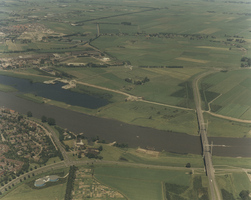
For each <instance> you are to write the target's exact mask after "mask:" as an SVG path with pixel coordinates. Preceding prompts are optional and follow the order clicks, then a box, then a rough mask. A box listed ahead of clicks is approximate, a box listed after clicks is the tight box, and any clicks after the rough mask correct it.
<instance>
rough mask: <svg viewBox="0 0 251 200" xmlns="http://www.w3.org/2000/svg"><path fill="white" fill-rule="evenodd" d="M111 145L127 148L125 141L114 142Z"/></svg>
mask: <svg viewBox="0 0 251 200" xmlns="http://www.w3.org/2000/svg"><path fill="white" fill-rule="evenodd" d="M113 146H115V147H119V148H128V147H129V145H128V144H127V143H117V142H116V143H115V144H114V145H113Z"/></svg>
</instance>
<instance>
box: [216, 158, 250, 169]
mask: <svg viewBox="0 0 251 200" xmlns="http://www.w3.org/2000/svg"><path fill="white" fill-rule="evenodd" d="M212 161H213V164H214V168H215V169H217V168H219V169H220V168H234V167H243V168H246V169H250V168H251V158H230V157H220V156H212Z"/></svg>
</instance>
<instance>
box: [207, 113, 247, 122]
mask: <svg viewBox="0 0 251 200" xmlns="http://www.w3.org/2000/svg"><path fill="white" fill-rule="evenodd" d="M203 112H206V113H208V114H210V115H213V116H215V117H219V118H223V119H228V120H232V121H236V122H243V123H251V120H246V119H237V118H233V117H228V116H224V115H220V114H216V113H213V112H211V111H203Z"/></svg>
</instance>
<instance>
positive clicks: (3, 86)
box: [0, 84, 18, 92]
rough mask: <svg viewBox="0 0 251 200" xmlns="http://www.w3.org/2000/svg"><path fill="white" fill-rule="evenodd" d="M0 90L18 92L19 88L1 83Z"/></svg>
mask: <svg viewBox="0 0 251 200" xmlns="http://www.w3.org/2000/svg"><path fill="white" fill-rule="evenodd" d="M0 91H2V92H16V91H18V90H17V89H16V88H14V87H12V86H9V85H4V84H0Z"/></svg>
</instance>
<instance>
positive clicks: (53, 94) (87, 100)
mask: <svg viewBox="0 0 251 200" xmlns="http://www.w3.org/2000/svg"><path fill="white" fill-rule="evenodd" d="M0 83H1V84H5V85H10V86H12V87H14V88H16V89H17V90H18V91H19V92H22V93H31V94H35V95H38V96H41V97H44V98H47V99H51V100H56V101H61V102H64V103H67V104H70V105H75V106H81V107H86V108H90V109H96V108H100V107H102V106H105V105H107V104H109V103H110V102H109V101H108V100H107V99H104V98H100V97H99V96H92V95H88V94H80V93H77V92H72V91H70V90H65V89H62V86H63V85H65V84H64V83H61V82H58V83H57V84H54V85H53V84H44V83H30V81H29V80H25V79H20V78H14V77H9V76H3V75H0Z"/></svg>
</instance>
